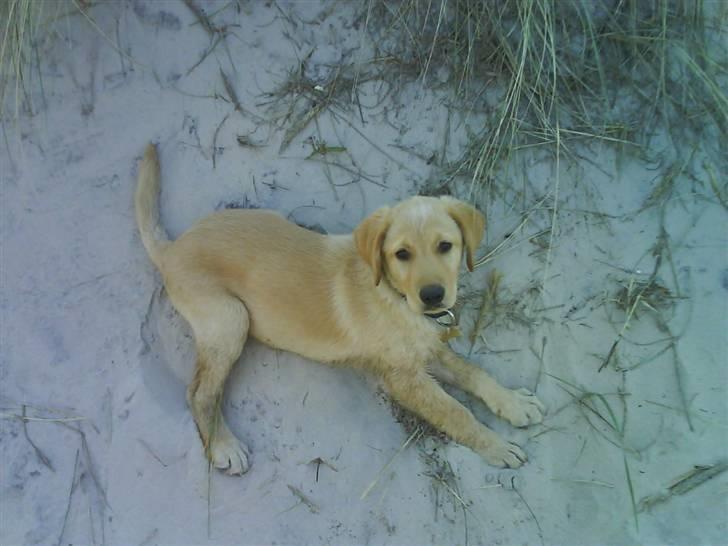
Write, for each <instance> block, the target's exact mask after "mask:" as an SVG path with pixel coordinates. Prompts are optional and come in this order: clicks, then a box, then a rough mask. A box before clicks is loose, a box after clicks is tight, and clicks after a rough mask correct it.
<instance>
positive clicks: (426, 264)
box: [354, 197, 485, 313]
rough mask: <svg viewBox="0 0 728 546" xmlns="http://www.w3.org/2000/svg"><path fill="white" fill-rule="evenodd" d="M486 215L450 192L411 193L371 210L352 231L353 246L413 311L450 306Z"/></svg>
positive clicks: (376, 278) (377, 279)
mask: <svg viewBox="0 0 728 546" xmlns="http://www.w3.org/2000/svg"><path fill="white" fill-rule="evenodd" d="M484 229H485V217H484V216H483V215H482V214H481V213H480V212H478V211H477V210H476V209H475V208H474V207H472V206H470V205H468V204H467V203H464V202H462V201H458V200H457V199H453V198H451V197H440V198H437V197H413V198H411V199H408V200H407V201H404V202H402V203H400V204H398V205H397V206H395V207H392V208H389V207H384V208H381V209H378V210H376V211H374V212H373V213H372V214H371V215H370V216H368V217H367V218H365V219H364V221H362V223H361V224H359V226H358V227H357V228H356V230H354V241H355V242H356V247H357V250H358V251H359V254H360V255H361V257H362V258H363V259H364V261H365V262H367V264H369V266H370V267H371V269H372V272H373V273H374V279H373V282H374V283H375V284H377V285H378V284H379V283H380V282H381V281H382V278H384V279H385V280H386V282H388V283H389V284H390V285H391V286H392V288H394V289H395V290H396V291H397V292H399V293H400V294H402V295H403V296H404V297H405V298H406V299H407V304H408V305H409V306H410V308H411V309H412V310H413V311H415V312H417V313H424V312H428V313H436V312H438V311H443V310H445V309H449V308H450V307H452V306H453V305H454V304H455V299H456V297H457V280H458V270H459V268H460V262H461V260H462V256H463V254H465V258H466V263H467V266H468V270H469V271H472V270H473V255H474V253H475V251H476V249H477V248H478V245H479V244H480V240H481V239H482V238H483V232H484Z"/></svg>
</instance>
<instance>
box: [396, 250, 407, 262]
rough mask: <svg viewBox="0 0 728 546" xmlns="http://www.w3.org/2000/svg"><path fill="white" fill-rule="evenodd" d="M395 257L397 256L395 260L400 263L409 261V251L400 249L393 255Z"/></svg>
mask: <svg viewBox="0 0 728 546" xmlns="http://www.w3.org/2000/svg"><path fill="white" fill-rule="evenodd" d="M394 255H395V256H397V259H398V260H399V261H400V262H406V261H407V260H409V259H410V253H409V250H407V249H406V248H400V249H399V250H398V251H397V252H395V253H394Z"/></svg>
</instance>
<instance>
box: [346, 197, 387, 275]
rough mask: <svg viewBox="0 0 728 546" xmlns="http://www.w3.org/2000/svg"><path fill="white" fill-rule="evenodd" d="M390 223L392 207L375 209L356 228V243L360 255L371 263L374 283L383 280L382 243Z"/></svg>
mask: <svg viewBox="0 0 728 546" xmlns="http://www.w3.org/2000/svg"><path fill="white" fill-rule="evenodd" d="M389 224H390V208H389V207H383V208H381V209H377V210H375V211H374V212H373V213H371V214H370V215H369V216H367V217H366V218H364V220H362V222H361V223H360V224H359V225H358V226H357V227H356V229H355V230H354V243H355V244H356V249H357V251H358V252H359V255H360V256H361V257H362V258H363V259H364V261H365V262H366V263H367V264H369V267H371V268H372V272H373V273H374V284H375V285H379V282H380V281H381V280H382V273H383V265H382V245H383V244H384V237H385V236H386V235H387V229H388V228H389Z"/></svg>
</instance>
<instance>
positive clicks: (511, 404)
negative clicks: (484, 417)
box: [431, 347, 546, 427]
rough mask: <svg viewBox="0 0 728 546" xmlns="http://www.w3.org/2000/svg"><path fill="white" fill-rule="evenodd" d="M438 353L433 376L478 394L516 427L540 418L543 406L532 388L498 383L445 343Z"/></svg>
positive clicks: (495, 411)
mask: <svg viewBox="0 0 728 546" xmlns="http://www.w3.org/2000/svg"><path fill="white" fill-rule="evenodd" d="M438 356H439V358H440V362H439V363H435V364H434V365H433V366H432V368H431V371H432V373H433V374H434V375H435V377H437V378H438V379H440V380H441V381H444V382H445V383H449V384H450V385H453V386H455V387H458V388H459V389H462V390H464V391H466V392H469V393H470V394H473V395H475V396H477V397H478V398H480V399H481V400H482V401H483V402H485V404H486V405H487V406H488V407H489V408H490V409H491V410H492V411H493V413H495V414H496V415H497V416H498V417H502V418H503V419H505V420H506V421H508V422H509V423H511V424H512V425H513V426H515V427H526V426H528V425H533V424H536V423H540V422H541V421H542V420H543V414H544V413H545V411H546V408H545V407H544V405H543V404H542V403H541V401H540V400H539V399H538V398H536V395H535V394H533V393H532V392H531V391H529V390H527V389H516V390H511V389H507V388H505V387H503V386H501V385H500V384H499V383H498V382H497V381H496V380H495V379H493V378H492V377H491V376H490V375H488V373H487V372H486V371H484V370H482V369H480V368H479V367H477V366H475V365H474V364H471V363H470V362H467V361H465V360H463V359H462V358H460V357H459V356H458V355H457V354H455V353H454V352H453V351H452V350H450V348H448V347H443V348H442V350H441V351H440V352H439V354H438Z"/></svg>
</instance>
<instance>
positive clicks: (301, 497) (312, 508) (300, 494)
mask: <svg viewBox="0 0 728 546" xmlns="http://www.w3.org/2000/svg"><path fill="white" fill-rule="evenodd" d="M288 489H290V490H291V493H293V494H294V495H295V496H296V497H298V499H299V500H300V501H301V502H302V503H303V504H305V505H306V506H307V507H308V509H309V510H310V511H311V513H312V514H318V513H319V507H318V506H316V503H314V502H313V501H312V500H311V499H309V498H308V497H307V496H306V495H304V493H303V491H301V490H300V489H299V488H298V487H295V486H293V485H290V484H289V485H288Z"/></svg>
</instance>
